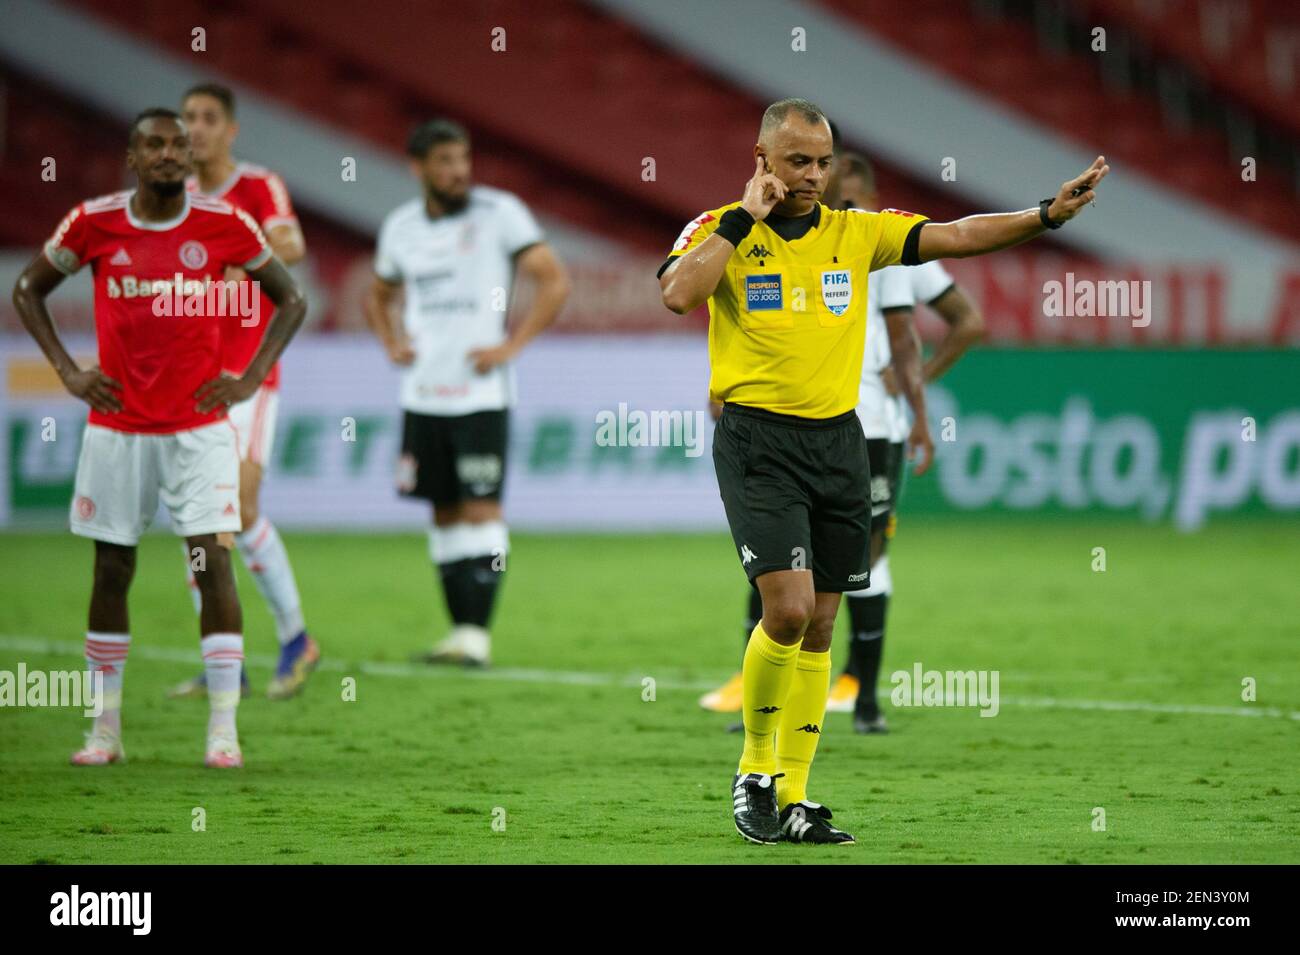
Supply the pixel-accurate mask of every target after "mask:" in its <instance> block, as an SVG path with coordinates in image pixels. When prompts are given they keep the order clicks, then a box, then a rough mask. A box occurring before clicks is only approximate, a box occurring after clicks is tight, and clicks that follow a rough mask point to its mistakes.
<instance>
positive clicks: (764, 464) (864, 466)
mask: <svg viewBox="0 0 1300 955" xmlns="http://www.w3.org/2000/svg"><path fill="white" fill-rule="evenodd" d="M713 467H714V470H715V471H716V472H717V475H718V490H719V491H720V492H721V494H722V504H723V506H724V507H725V508H726V510H727V523H728V524H729V525H731V537H732V539H733V540H734V541H735V543H736V551H737V553H738V554H739V555H740V563H741V566H743V567H744V569H745V573H746V574H747V575H748V576H749V579H750V580H751V581H753V580H754V579H755V578H757V577H759V576H760V575H761V574H766V573H770V572H771V571H774V570H811V571H812V575H813V587H814V589H815V590H816V591H817V592H819V593H843V592H844V591H848V590H861V589H862V588H863V587H865V586H867V581H868V566H867V561H868V551H867V545H868V538H869V536H870V533H871V491H870V488H871V475H870V471H869V462H868V458H867V439H866V438H864V437H863V436H862V424H861V423H860V422H859V421H858V416H857V415H856V414H855V413H854V412H852V411H849V412H846V413H845V414H842V415H839V416H838V417H835V418H827V419H825V420H815V419H810V418H796V417H793V416H790V415H781V414H774V413H773V412H770V411H764V410H762V409H759V408H750V407H746V406H744V405H736V404H730V403H729V404H727V405H725V406H724V407H723V410H722V417H721V418H719V419H718V426H717V428H716V429H715V431H714V433H713Z"/></svg>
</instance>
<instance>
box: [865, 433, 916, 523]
mask: <svg viewBox="0 0 1300 955" xmlns="http://www.w3.org/2000/svg"><path fill="white" fill-rule="evenodd" d="M905 454H906V445H905V444H904V443H903V442H901V441H890V440H889V439H887V438H867V460H868V461H870V462H871V531H872V533H873V534H874V533H875V532H876V531H879V530H883V529H886V528H888V527H889V523H890V520H891V519H892V518H893V516H894V509H895V508H896V507H897V506H898V496H899V493H900V492H901V491H902V489H903V458H904V456H905Z"/></svg>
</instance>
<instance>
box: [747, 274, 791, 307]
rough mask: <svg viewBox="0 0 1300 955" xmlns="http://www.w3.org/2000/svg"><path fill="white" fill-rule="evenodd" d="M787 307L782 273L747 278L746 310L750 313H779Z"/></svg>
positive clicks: (748, 276)
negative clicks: (782, 290) (782, 289)
mask: <svg viewBox="0 0 1300 955" xmlns="http://www.w3.org/2000/svg"><path fill="white" fill-rule="evenodd" d="M784 307H785V297H784V296H783V295H782V293H781V273H780V272H772V273H769V274H766V275H746V276H745V309H746V310H747V311H750V312H779V311H781V309H783V308H784Z"/></svg>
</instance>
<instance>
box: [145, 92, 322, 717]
mask: <svg viewBox="0 0 1300 955" xmlns="http://www.w3.org/2000/svg"><path fill="white" fill-rule="evenodd" d="M181 116H182V117H183V118H184V120H185V124H186V126H187V127H188V128H189V131H190V142H191V145H192V146H193V150H194V175H192V176H191V177H190V178H189V179H188V180H187V181H186V183H185V186H186V188H187V189H189V190H190V192H192V193H195V194H197V195H202V196H208V197H210V198H215V199H222V200H224V201H226V202H229V203H230V204H231V205H233V206H236V207H238V208H240V209H243V210H244V211H245V212H247V213H248V214H249V215H250V216H252V217H253V219H254V221H256V222H257V224H258V225H260V226H261V227H262V231H263V232H264V233H265V235H266V238H267V241H268V242H269V243H270V245H271V250H272V251H273V252H274V253H275V255H276V257H277V258H278V259H280V261H281V262H283V263H284V264H285V265H293V264H295V263H296V262H299V261H301V260H302V257H303V256H304V255H305V254H306V246H305V244H304V242H303V236H302V229H301V228H300V227H299V225H298V217H297V216H296V215H295V214H294V211H293V206H292V204H290V202H289V193H288V190H286V189H285V188H284V183H283V182H282V181H281V180H280V177H279V176H277V175H276V174H275V173H273V172H271V171H270V170H267V169H263V168H262V167H261V166H254V165H252V164H250V163H245V162H239V161H237V160H236V159H235V158H234V157H233V156H232V155H231V148H232V147H233V146H234V143H235V137H236V136H238V135H239V123H238V122H237V121H236V119H235V96H234V93H232V92H231V91H230V90H229V89H228V88H226V87H224V86H220V85H218V84H216V83H203V84H200V85H198V86H195V87H192V88H191V89H189V90H188V91H186V93H185V96H184V98H183V99H182V101H181ZM227 278H228V279H229V280H231V281H236V280H239V279H242V278H243V275H242V273H240V272H239V271H238V270H234V271H232V273H231V274H230V275H228V276H227ZM270 313H271V307H270V303H269V302H267V301H265V300H264V301H263V302H262V310H261V314H262V315H264V316H265V315H270ZM265 334H266V323H265V322H258V323H252V322H250V323H248V324H244V323H243V322H241V321H240V320H239V319H237V318H234V319H229V320H227V321H226V322H225V324H224V325H223V327H222V338H223V341H222V352H223V359H222V370H223V371H225V372H228V373H229V374H232V375H239V374H242V373H243V372H244V369H246V368H247V367H248V363H249V362H250V361H252V358H253V355H254V354H255V353H256V352H257V347H258V345H259V344H261V341H262V338H263V336H264V335H265ZM279 405H280V366H279V365H278V364H277V365H275V366H274V367H272V369H271V371H270V373H269V374H268V375H267V376H266V380H265V381H263V382H262V384H261V387H259V388H258V389H257V391H256V392H255V393H254V394H253V395H252V397H250V398H248V399H247V400H245V401H241V402H239V403H238V404H236V405H234V406H232V407H231V409H230V423H231V424H233V425H234V426H235V431H236V433H237V434H238V436H239V510H240V533H239V535H238V536H237V537H236V538H235V545H236V546H237V547H238V548H239V554H240V556H241V557H242V558H243V559H244V566H245V567H247V568H248V572H249V574H251V575H252V577H253V581H254V583H256V584H257V589H258V591H259V592H260V593H261V594H262V598H263V599H264V600H265V601H266V603H267V606H268V607H270V609H271V614H272V616H273V617H274V618H275V633H276V636H277V638H278V639H279V642H280V659H279V662H278V663H277V665H276V668H275V676H274V678H272V680H271V682H270V684H269V685H268V686H267V688H266V695H267V696H268V697H270V698H271V699H273V700H282V699H288V698H289V697H291V696H293V695H294V694H295V693H297V692H298V691H299V690H301V689H302V687H303V685H304V684H305V683H306V682H307V677H308V676H309V675H310V674H311V671H312V670H313V669H314V668H315V666H316V664H317V662H318V661H319V660H320V647H319V646H318V645H317V643H316V641H315V640H313V639H312V638H311V636H310V635H308V633H307V626H306V623H305V622H304V620H303V614H302V601H301V600H300V599H299V597H298V582H297V581H296V580H295V579H294V576H293V567H292V566H291V565H290V563H289V553H288V551H287V550H285V546H284V542H283V541H282V540H281V539H280V534H279V532H278V531H277V530H276V529H275V525H273V524H272V523H271V521H270V519H269V518H268V517H267V516H266V515H265V514H263V513H262V512H261V508H260V506H259V504H258V497H259V495H260V492H261V488H262V476H263V475H264V473H265V469H266V466H267V463H268V462H269V461H270V459H271V447H272V442H273V441H274V439H275V419H276V414H277V411H278V409H279ZM189 582H190V594H191V596H192V597H193V598H194V607H195V610H196V611H197V610H198V609H199V591H198V588H197V587H196V586H195V583H194V572H193V571H192V570H191V571H190V574H189ZM241 679H242V681H243V682H242V688H243V691H244V692H245V693H246V692H247V689H248V677H247V674H244V675H242V677H241ZM205 693H207V685H206V683H205V677H204V675H203V674H199V675H198V676H197V677H194V678H193V679H191V680H186V681H185V682H184V683H182V684H180V685H179V686H177V687H176V688H175V689H173V690H172V691H171V695H172V696H203V695H204V694H205Z"/></svg>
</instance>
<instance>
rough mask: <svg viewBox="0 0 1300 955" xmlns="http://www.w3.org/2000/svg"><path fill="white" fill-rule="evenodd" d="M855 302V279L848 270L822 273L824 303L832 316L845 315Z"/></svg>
mask: <svg viewBox="0 0 1300 955" xmlns="http://www.w3.org/2000/svg"><path fill="white" fill-rule="evenodd" d="M852 300H853V277H852V275H851V274H850V273H849V270H848V269H833V270H831V271H829V272H823V273H822V301H823V302H825V303H826V307H827V308H829V309H830V310H831V314H832V315H843V314H844V313H845V311H847V310H848V307H849V302H851V301H852Z"/></svg>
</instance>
